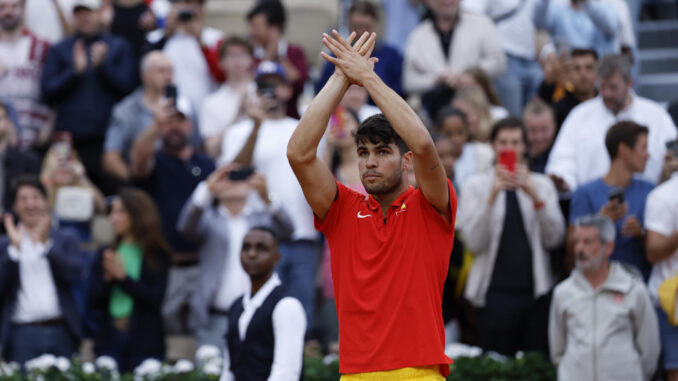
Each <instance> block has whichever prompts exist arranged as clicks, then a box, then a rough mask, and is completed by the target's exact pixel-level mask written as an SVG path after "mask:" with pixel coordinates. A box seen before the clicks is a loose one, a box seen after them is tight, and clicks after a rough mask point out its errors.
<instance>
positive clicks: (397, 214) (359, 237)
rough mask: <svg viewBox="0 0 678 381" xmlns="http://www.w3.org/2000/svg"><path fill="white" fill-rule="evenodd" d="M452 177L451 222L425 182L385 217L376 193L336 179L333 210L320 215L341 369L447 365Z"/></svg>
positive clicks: (453, 202)
mask: <svg viewBox="0 0 678 381" xmlns="http://www.w3.org/2000/svg"><path fill="white" fill-rule="evenodd" d="M447 184H448V189H449V203H450V205H449V210H446V211H445V213H447V215H448V218H449V219H450V221H449V222H448V221H446V220H445V219H444V218H443V217H442V216H441V215H440V214H439V213H438V211H437V210H436V209H435V208H434V207H433V206H432V205H431V203H430V202H428V200H426V198H425V197H424V194H423V193H422V191H421V190H420V189H414V188H413V187H410V188H408V190H406V191H405V192H403V193H402V194H401V195H400V196H399V197H398V198H397V199H396V200H394V202H393V203H392V204H391V205H390V206H389V207H388V209H387V210H386V216H385V217H384V215H383V214H382V208H381V206H380V204H379V203H378V202H377V201H376V200H375V199H374V197H372V196H369V197H367V196H365V195H362V194H360V193H358V192H355V191H353V190H351V189H349V188H348V187H346V186H345V185H343V184H341V183H338V182H337V198H336V199H335V200H334V202H333V203H332V205H331V207H330V210H329V211H328V213H327V216H326V217H325V219H324V220H320V219H319V218H317V217H316V220H315V222H316V228H317V229H318V230H319V231H321V232H322V233H324V234H325V237H327V240H328V242H329V245H330V253H331V262H332V279H333V280H334V295H335V300H336V304H337V312H338V316H339V322H340V323H339V351H340V353H339V368H340V372H341V373H362V372H376V371H383V370H390V369H399V368H403V367H417V366H430V365H439V366H440V371H441V373H442V374H443V375H447V374H448V373H449V367H448V364H449V363H450V362H451V361H450V359H449V358H447V356H445V353H444V346H445V333H444V330H443V321H442V291H443V284H444V283H445V277H446V276H447V268H448V266H449V258H450V252H451V251H452V243H453V240H454V220H455V214H456V209H457V198H456V195H455V193H454V188H453V187H452V183H451V182H450V181H449V180H448V182H447ZM413 327H416V329H414V328H413Z"/></svg>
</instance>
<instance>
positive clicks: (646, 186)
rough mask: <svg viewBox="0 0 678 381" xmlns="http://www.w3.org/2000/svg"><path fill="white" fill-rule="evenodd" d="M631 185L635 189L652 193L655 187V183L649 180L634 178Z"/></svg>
mask: <svg viewBox="0 0 678 381" xmlns="http://www.w3.org/2000/svg"><path fill="white" fill-rule="evenodd" d="M631 186H632V187H633V188H635V189H638V190H640V191H641V192H643V193H650V192H651V191H652V190H653V189H654V188H655V186H654V184H652V183H651V182H649V181H647V180H643V179H637V178H633V179H632V180H631Z"/></svg>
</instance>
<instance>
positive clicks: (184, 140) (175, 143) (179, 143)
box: [162, 133, 188, 151]
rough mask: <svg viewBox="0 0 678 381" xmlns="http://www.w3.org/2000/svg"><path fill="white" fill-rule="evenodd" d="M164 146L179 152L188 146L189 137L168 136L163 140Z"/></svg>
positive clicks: (174, 134)
mask: <svg viewBox="0 0 678 381" xmlns="http://www.w3.org/2000/svg"><path fill="white" fill-rule="evenodd" d="M162 144H163V146H164V147H165V148H167V149H170V150H172V151H178V150H180V149H183V148H184V147H186V146H187V145H188V137H186V136H184V135H181V134H178V133H172V134H167V135H166V136H164V137H163V138H162Z"/></svg>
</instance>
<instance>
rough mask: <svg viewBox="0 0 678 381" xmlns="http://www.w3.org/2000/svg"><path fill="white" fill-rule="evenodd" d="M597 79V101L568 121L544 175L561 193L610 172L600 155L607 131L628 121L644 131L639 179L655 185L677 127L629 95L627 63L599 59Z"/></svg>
mask: <svg viewBox="0 0 678 381" xmlns="http://www.w3.org/2000/svg"><path fill="white" fill-rule="evenodd" d="M598 76H599V80H600V93H599V95H598V96H597V97H595V98H593V99H591V100H588V101H586V102H584V103H581V104H580V105H578V106H577V107H575V108H574V109H573V110H572V111H571V112H570V114H569V115H568V116H567V118H566V119H565V122H564V123H563V125H562V127H561V129H560V132H559V134H558V137H557V138H556V142H555V144H554V146H553V149H552V150H551V155H550V156H549V160H548V162H547V164H546V173H547V174H549V175H551V177H552V178H553V179H554V181H555V182H556V186H557V188H558V190H559V191H560V192H569V191H574V190H575V189H576V188H577V187H578V186H579V185H581V184H583V183H586V182H589V181H591V180H594V179H596V178H599V177H602V176H603V175H605V173H606V172H607V170H608V169H609V167H610V158H609V157H608V155H607V153H606V151H605V149H604V147H605V144H604V142H605V134H606V133H607V130H608V129H609V128H610V127H611V126H612V125H613V124H614V123H616V122H618V121H621V120H631V121H633V122H636V123H638V124H640V125H643V126H646V127H647V128H648V129H649V135H648V152H649V154H650V159H649V160H648V162H647V166H646V169H645V172H644V173H643V175H642V177H643V178H644V179H646V180H648V181H650V182H652V183H657V182H658V181H659V177H660V175H661V171H662V164H663V159H664V154H665V152H666V142H668V141H671V140H674V139H676V126H675V125H674V124H673V121H672V120H671V117H670V116H669V114H668V113H667V112H666V110H664V108H662V107H661V106H660V105H658V104H656V103H655V102H653V101H651V100H649V99H646V98H642V97H640V96H638V95H636V93H635V92H634V91H633V80H632V79H631V65H630V64H629V62H628V60H627V59H626V58H624V57H622V56H619V55H609V56H606V57H604V58H603V59H602V60H601V62H600V66H599V67H598Z"/></svg>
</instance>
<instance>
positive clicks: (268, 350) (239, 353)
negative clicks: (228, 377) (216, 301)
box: [226, 286, 288, 381]
mask: <svg viewBox="0 0 678 381" xmlns="http://www.w3.org/2000/svg"><path fill="white" fill-rule="evenodd" d="M286 296H288V295H287V292H286V291H285V288H284V287H283V286H278V287H276V288H275V289H273V291H272V292H271V293H270V294H269V295H268V297H267V298H266V300H264V303H263V304H262V305H261V307H259V308H258V309H257V311H256V312H255V313H254V315H253V316H252V320H251V321H250V325H249V326H248V327H247V331H246V332H245V338H244V340H241V339H240V333H239V329H238V320H239V319H240V315H242V312H243V306H242V299H243V297H242V296H241V297H240V298H238V299H237V300H236V301H235V302H233V305H232V306H231V310H230V312H229V315H228V334H227V335H226V340H227V341H228V352H229V355H230V357H231V372H232V373H233V375H234V376H235V379H236V380H237V381H259V380H261V381H266V379H268V376H269V375H270V374H271V366H272V365H273V348H274V346H275V336H274V335H273V309H274V308H275V306H276V305H277V304H278V302H279V301H280V299H282V298H284V297H286Z"/></svg>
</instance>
